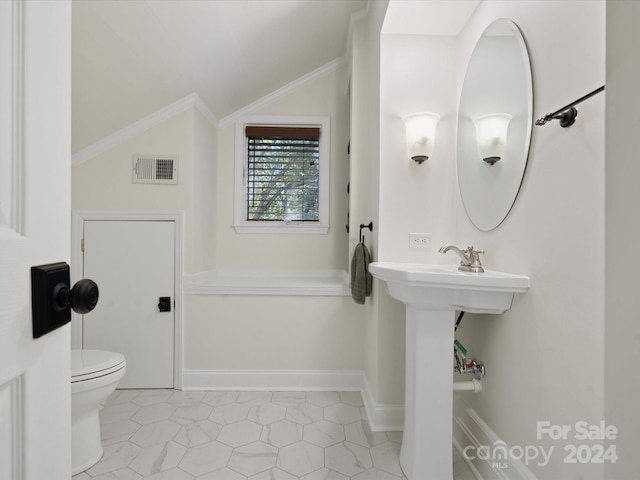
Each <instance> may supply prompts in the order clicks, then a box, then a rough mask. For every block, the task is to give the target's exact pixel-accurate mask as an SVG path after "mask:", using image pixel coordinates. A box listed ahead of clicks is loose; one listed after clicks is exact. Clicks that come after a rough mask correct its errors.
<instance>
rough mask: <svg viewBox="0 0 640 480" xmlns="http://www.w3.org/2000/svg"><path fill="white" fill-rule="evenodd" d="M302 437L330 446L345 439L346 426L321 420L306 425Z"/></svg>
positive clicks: (308, 440) (320, 445) (323, 445)
mask: <svg viewBox="0 0 640 480" xmlns="http://www.w3.org/2000/svg"><path fill="white" fill-rule="evenodd" d="M302 439H303V440H305V441H307V442H309V443H313V444H315V445H318V446H319V447H329V446H331V445H335V444H336V443H340V442H343V441H344V427H343V426H342V425H338V424H337V423H333V422H329V421H327V420H320V421H319V422H314V423H312V424H310V425H305V426H304V434H303V436H302Z"/></svg>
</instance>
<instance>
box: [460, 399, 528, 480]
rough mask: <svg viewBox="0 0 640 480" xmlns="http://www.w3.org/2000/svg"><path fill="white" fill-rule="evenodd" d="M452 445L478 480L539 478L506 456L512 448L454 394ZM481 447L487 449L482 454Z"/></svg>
mask: <svg viewBox="0 0 640 480" xmlns="http://www.w3.org/2000/svg"><path fill="white" fill-rule="evenodd" d="M453 445H454V447H455V448H456V450H458V452H459V453H460V455H461V456H462V458H464V460H465V462H466V463H467V465H469V468H470V470H471V471H472V472H473V474H474V475H475V477H476V478H477V479H480V480H482V479H499V480H536V478H537V477H536V476H535V475H534V474H533V473H531V470H529V469H528V468H527V466H526V465H525V464H524V463H523V462H521V461H520V460H518V459H517V458H512V456H510V455H508V454H507V455H503V452H508V451H509V446H508V445H507V444H506V443H505V442H504V441H502V440H501V439H500V437H498V435H497V434H496V433H495V432H494V431H493V430H492V429H491V428H490V427H489V426H488V425H487V423H486V422H485V421H484V420H482V418H480V416H479V415H478V414H477V413H476V411H475V410H473V409H472V408H470V407H469V406H467V405H466V404H465V403H464V402H463V401H462V400H461V398H460V397H459V396H458V395H455V394H454V402H453ZM479 447H484V448H485V450H484V452H483V453H482V454H480V451H479V450H478V448H479ZM478 457H484V458H478ZM486 457H490V458H486Z"/></svg>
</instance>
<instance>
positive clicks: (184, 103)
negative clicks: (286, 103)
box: [71, 57, 347, 167]
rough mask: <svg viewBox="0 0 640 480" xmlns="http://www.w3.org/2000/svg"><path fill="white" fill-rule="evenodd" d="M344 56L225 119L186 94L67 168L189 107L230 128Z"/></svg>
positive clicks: (334, 67)
mask: <svg viewBox="0 0 640 480" xmlns="http://www.w3.org/2000/svg"><path fill="white" fill-rule="evenodd" d="M346 63H347V62H346V60H345V57H340V58H336V59H335V60H332V61H331V62H329V63H326V64H325V65H323V66H321V67H320V68H317V69H316V70H314V71H312V72H310V73H307V74H306V75H303V76H302V77H300V78H298V79H296V80H294V81H293V82H291V83H288V84H287V85H285V86H284V87H282V88H279V89H278V90H276V91H274V92H272V93H270V94H268V95H266V96H264V97H262V98H261V99H259V100H257V101H255V102H253V103H250V104H249V105H247V106H245V107H243V108H241V109H240V110H237V111H235V112H234V113H232V114H230V115H227V116H226V117H224V118H222V119H220V120H218V119H217V118H216V116H215V115H214V114H213V113H212V112H211V110H209V108H207V106H206V104H205V103H204V101H203V100H202V99H201V98H200V96H199V95H198V94H197V93H192V94H190V95H187V96H186V97H184V98H181V99H180V100H178V101H177V102H174V103H172V104H170V105H167V106H166V107H163V108H161V109H160V110H158V111H156V112H154V113H152V114H150V115H147V116H146V117H144V118H142V119H140V120H138V121H136V122H134V123H132V124H130V125H128V126H126V127H124V128H123V129H121V130H118V131H117V132H114V133H112V134H111V135H109V136H107V137H105V138H103V139H102V140H99V141H97V142H96V143H94V144H92V145H89V146H88V147H86V148H83V149H82V150H79V151H78V152H76V153H74V154H73V155H72V156H71V166H73V167H77V166H79V165H82V164H83V163H85V162H87V161H89V160H91V159H92V158H95V157H97V156H98V155H100V154H102V153H104V152H106V151H108V150H110V149H112V148H114V147H116V146H117V145H119V144H121V143H122V142H125V141H126V140H129V139H131V138H133V137H135V136H136V135H139V134H141V133H142V132H145V131H146V130H149V129H150V128H152V127H155V126H156V125H159V124H161V123H163V122H165V121H167V120H169V119H170V118H172V117H174V116H175V115H177V114H179V113H182V112H184V111H185V110H187V109H189V108H196V109H197V110H198V111H199V112H200V113H202V114H203V115H204V117H205V118H206V119H207V120H208V121H209V123H211V125H212V126H213V127H215V128H222V127H226V126H227V125H232V124H234V123H235V122H236V120H238V119H239V118H241V117H243V116H245V115H250V114H252V113H253V112H255V111H257V110H259V109H260V108H262V107H265V106H266V105H269V104H270V103H273V102H275V101H276V100H279V99H280V98H283V97H285V96H287V95H289V94H290V93H292V92H294V91H295V90H298V89H300V88H302V87H304V86H306V85H308V84H309V83H311V82H314V81H315V80H317V79H319V78H321V77H323V76H325V75H327V74H329V73H331V72H334V71H335V70H338V69H339V68H340V67H342V66H344V65H346Z"/></svg>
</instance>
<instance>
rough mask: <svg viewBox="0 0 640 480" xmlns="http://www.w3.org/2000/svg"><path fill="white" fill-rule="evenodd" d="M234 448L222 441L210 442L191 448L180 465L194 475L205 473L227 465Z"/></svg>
mask: <svg viewBox="0 0 640 480" xmlns="http://www.w3.org/2000/svg"><path fill="white" fill-rule="evenodd" d="M232 451H233V449H232V448H231V447H229V446H227V445H224V444H222V443H220V442H209V443H205V444H202V445H198V446H197V447H193V448H190V449H189V450H187V453H185V455H184V457H183V458H182V461H181V462H180V464H179V466H180V468H181V469H182V470H184V471H186V472H187V473H190V474H192V475H203V474H205V473H209V472H213V471H215V470H219V469H221V468H224V467H226V466H227V462H228V461H229V457H230V456H231V452H232Z"/></svg>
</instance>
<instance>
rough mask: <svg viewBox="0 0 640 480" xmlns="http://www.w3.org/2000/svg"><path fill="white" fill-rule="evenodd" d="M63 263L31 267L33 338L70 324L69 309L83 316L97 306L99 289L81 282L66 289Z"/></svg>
mask: <svg viewBox="0 0 640 480" xmlns="http://www.w3.org/2000/svg"><path fill="white" fill-rule="evenodd" d="M69 284H70V280H69V265H67V264H66V263H65V262H58V263H50V264H47V265H38V266H35V267H31V307H32V312H33V313H32V318H33V319H32V323H33V338H39V337H41V336H42V335H45V334H46V333H49V332H51V331H53V330H55V329H56V328H59V327H61V326H63V325H65V324H67V323H69V322H70V321H71V309H73V311H74V312H76V313H79V314H85V313H88V312H90V311H91V310H93V309H94V307H95V306H96V304H97V303H98V286H97V285H96V284H95V282H94V281H93V280H89V279H84V280H80V281H79V282H77V283H76V284H75V285H74V286H73V288H69Z"/></svg>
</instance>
